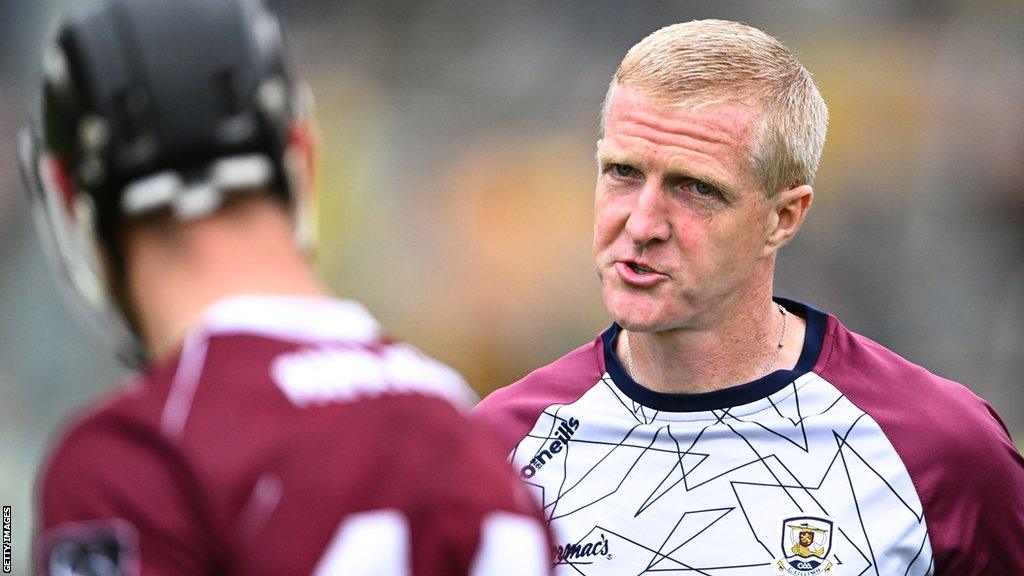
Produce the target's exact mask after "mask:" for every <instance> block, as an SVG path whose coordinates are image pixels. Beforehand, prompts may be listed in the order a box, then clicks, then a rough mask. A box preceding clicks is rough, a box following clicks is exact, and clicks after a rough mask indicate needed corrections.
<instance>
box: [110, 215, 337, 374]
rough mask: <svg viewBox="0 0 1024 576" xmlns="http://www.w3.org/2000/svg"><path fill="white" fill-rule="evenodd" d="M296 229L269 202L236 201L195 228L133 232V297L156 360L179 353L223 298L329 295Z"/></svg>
mask: <svg viewBox="0 0 1024 576" xmlns="http://www.w3.org/2000/svg"><path fill="white" fill-rule="evenodd" d="M292 230H293V228H292V224H291V221H290V218H289V217H288V215H287V214H286V213H285V211H284V210H282V209H281V208H280V207H279V206H278V205H277V204H275V203H274V202H273V201H272V200H269V199H266V198H251V199H245V200H237V201H235V202H232V203H231V204H230V205H228V206H225V207H224V208H222V209H221V210H219V211H218V212H217V213H216V214H214V215H211V216H209V217H206V218H203V219H200V220H196V221H193V222H187V223H177V222H167V221H161V222H159V223H147V224H143V225H137V226H134V225H133V226H132V227H130V229H129V230H128V231H127V232H126V241H125V244H126V246H127V247H128V250H127V258H128V260H127V262H128V271H129V273H128V292H129V298H130V301H131V306H132V309H133V311H134V312H135V318H136V320H137V322H138V324H139V329H140V331H141V334H142V337H143V341H144V343H145V345H146V349H147V352H148V353H149V357H150V359H151V361H159V360H161V359H163V358H166V357H167V356H169V355H171V354H173V353H175V352H176V351H177V350H178V348H180V346H181V343H182V341H183V340H184V338H185V334H186V333H187V332H188V330H189V329H190V328H191V327H192V326H194V325H195V324H196V322H197V321H198V320H199V317H200V315H201V314H202V312H203V311H204V310H205V309H206V308H208V307H209V306H210V305H212V304H214V303H215V302H217V301H219V300H222V299H224V298H228V297H230V296H236V295H240V294H253V293H260V294H281V295H292V296H313V297H322V296H326V295H327V292H326V290H325V289H324V287H323V286H322V285H321V283H320V282H319V281H318V280H317V278H316V277H315V275H314V273H313V271H312V268H311V267H310V265H309V263H308V261H307V259H306V257H305V255H303V254H302V253H301V252H300V251H299V250H298V248H297V247H296V246H295V244H294V242H293V240H292V233H293V232H292Z"/></svg>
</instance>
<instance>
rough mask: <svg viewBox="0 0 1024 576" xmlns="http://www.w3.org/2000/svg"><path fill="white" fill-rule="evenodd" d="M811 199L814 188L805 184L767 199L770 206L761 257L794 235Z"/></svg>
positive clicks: (812, 198) (808, 207)
mask: <svg viewBox="0 0 1024 576" xmlns="http://www.w3.org/2000/svg"><path fill="white" fill-rule="evenodd" d="M813 200H814V189H813V188H811V187H810V186H809V185H807V184H801V185H800V186H797V187H795V188H790V189H788V190H783V191H782V192H779V193H778V194H777V195H776V196H775V198H770V199H769V200H768V202H769V203H771V205H772V207H771V213H770V214H769V221H768V230H767V232H768V234H767V237H766V238H765V244H764V250H763V252H762V254H761V256H762V257H768V256H771V255H772V254H774V253H776V252H778V250H779V248H782V247H783V246H785V245H786V243H787V242H789V241H790V240H791V239H792V238H793V236H796V233H797V231H798V230H800V226H801V225H802V224H803V223H804V218H806V217H807V211H808V210H810V209H811V202H812V201H813Z"/></svg>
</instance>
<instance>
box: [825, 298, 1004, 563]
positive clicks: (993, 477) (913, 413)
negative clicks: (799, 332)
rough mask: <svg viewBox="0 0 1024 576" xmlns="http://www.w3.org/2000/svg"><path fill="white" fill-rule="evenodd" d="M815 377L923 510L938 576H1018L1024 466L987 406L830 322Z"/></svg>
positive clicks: (945, 381)
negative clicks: (887, 455) (885, 456)
mask: <svg viewBox="0 0 1024 576" xmlns="http://www.w3.org/2000/svg"><path fill="white" fill-rule="evenodd" d="M814 371H815V372H816V373H818V374H819V375H820V376H821V377H822V378H824V379H826V380H828V381H829V382H831V383H832V384H833V385H834V386H836V388H838V389H839V390H840V391H841V392H842V393H843V394H845V395H846V397H847V398H849V399H850V401H852V402H853V403H854V404H856V405H857V406H858V407H859V408H861V409H862V410H864V411H865V412H866V413H868V414H869V415H870V416H871V417H873V418H874V419H875V421H876V422H878V425H879V426H880V427H881V428H882V430H883V432H885V434H886V436H887V437H888V438H889V440H890V441H891V442H892V444H893V446H894V447H895V448H896V452H897V453H898V454H899V455H900V458H901V459H902V460H903V463H904V465H905V466H906V468H907V471H908V472H909V473H910V478H911V480H912V481H913V483H914V487H915V488H916V490H917V493H918V495H919V496H920V498H921V503H922V504H923V506H924V516H925V522H926V523H927V526H928V535H929V539H930V540H931V545H932V551H933V553H934V557H935V567H936V574H940V575H956V576H972V575H982V574H988V575H997V574H998V575H1002V574H1006V575H1009V574H1024V459H1022V458H1021V455H1020V453H1019V452H1018V451H1017V449H1016V448H1015V447H1014V445H1013V442H1012V441H1011V439H1010V437H1009V434H1008V433H1007V431H1006V427H1005V425H1004V424H1003V423H1002V420H1000V418H999V416H998V415H997V414H996V413H995V411H994V410H993V409H992V407H991V406H989V405H988V404H987V403H985V401H984V400H982V399H981V398H978V397H977V396H976V395H974V394H973V393H972V392H971V391H970V390H968V389H967V388H965V387H963V386H961V385H960V384H957V383H955V382H951V381H949V380H946V379H944V378H941V377H939V376H936V375H934V374H932V373H930V372H928V371H927V370H925V369H924V368H922V367H920V366H917V365H915V364H912V363H911V362H909V361H907V360H905V359H903V358H901V357H900V356H898V355H896V354H895V353H893V352H891V351H889V350H887V349H886V348H884V347H882V346H881V345H879V344H877V343H875V342H872V341H871V340H869V339H867V338H865V337H863V336H860V335H858V334H855V333H853V332H851V331H850V330H848V329H847V328H846V327H844V326H843V325H842V324H841V323H840V322H839V321H838V320H836V318H835V317H832V316H829V319H828V330H827V332H826V337H825V342H824V345H823V349H822V354H821V357H820V358H819V360H818V363H817V366H815V368H814Z"/></svg>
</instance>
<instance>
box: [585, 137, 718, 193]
mask: <svg viewBox="0 0 1024 576" xmlns="http://www.w3.org/2000/svg"><path fill="white" fill-rule="evenodd" d="M595 157H596V159H597V164H598V168H604V167H605V166H608V165H610V164H627V165H629V166H633V167H634V168H636V167H638V166H639V165H640V164H642V162H640V161H638V159H637V157H636V156H634V155H633V154H632V153H630V152H626V151H623V150H620V149H616V148H612V149H610V150H608V151H605V152H602V150H601V149H600V148H599V149H598V150H597V153H596V154H595ZM665 179H666V180H672V179H682V180H697V181H700V182H704V183H705V184H709V185H711V186H712V187H713V188H715V189H716V190H718V191H719V192H721V193H722V195H723V196H726V197H729V198H733V197H735V196H736V189H735V187H734V186H732V185H730V184H728V183H727V182H724V181H722V180H721V179H719V178H716V177H715V176H712V175H710V174H698V173H696V172H693V171H691V170H687V169H685V168H678V167H674V166H670V167H669V169H668V170H667V171H666V173H665Z"/></svg>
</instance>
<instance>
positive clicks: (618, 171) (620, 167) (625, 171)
mask: <svg viewBox="0 0 1024 576" xmlns="http://www.w3.org/2000/svg"><path fill="white" fill-rule="evenodd" d="M612 171H613V172H615V175H616V176H618V177H619V178H629V177H630V176H633V173H634V172H635V171H636V169H635V168H633V167H632V166H627V165H626V164H612Z"/></svg>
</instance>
